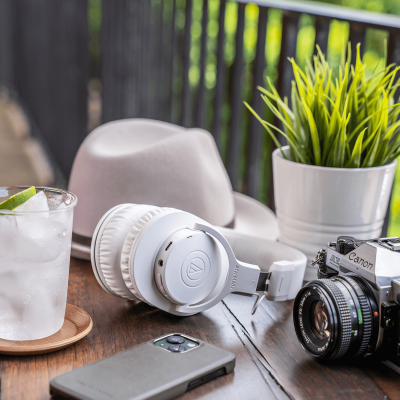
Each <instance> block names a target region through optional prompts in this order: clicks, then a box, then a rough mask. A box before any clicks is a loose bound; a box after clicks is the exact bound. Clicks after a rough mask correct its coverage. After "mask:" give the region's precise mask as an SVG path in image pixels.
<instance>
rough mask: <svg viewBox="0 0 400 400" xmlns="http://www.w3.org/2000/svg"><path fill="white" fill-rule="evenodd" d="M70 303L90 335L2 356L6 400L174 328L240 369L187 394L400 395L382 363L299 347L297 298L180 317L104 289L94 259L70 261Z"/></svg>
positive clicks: (227, 304)
mask: <svg viewBox="0 0 400 400" xmlns="http://www.w3.org/2000/svg"><path fill="white" fill-rule="evenodd" d="M68 303H70V304H73V305H76V306H77V307H80V308H83V309H84V310H85V311H87V312H88V313H89V315H90V316H91V317H92V319H93V324H94V325H93V329H92V331H91V332H90V333H89V335H88V336H86V337H85V338H83V339H82V340H81V341H79V342H77V343H75V344H73V345H71V346H70V347H67V348H66V349H63V350H60V351H57V352H54V353H50V354H43V355H37V356H25V357H16V356H0V377H1V382H0V383H1V385H0V394H1V396H0V398H1V400H11V399H15V400H20V399H24V400H25V399H26V400H31V399H35V400H37V399H39V400H48V399H49V398H50V396H49V381H50V380H51V379H52V378H54V377H56V376H58V375H61V374H63V373H65V372H68V371H71V370H72V369H74V368H78V367H81V366H83V365H85V364H89V363H92V362H94V361H96V360H99V359H102V358H104V357H107V356H110V355H112V354H114V353H116V352H119V351H122V350H125V349H128V348H130V347H132V346H135V345H138V344H140V343H143V342H145V341H147V340H150V339H153V338H155V337H157V336H161V335H164V334H168V333H171V332H182V333H186V334H188V335H190V336H193V337H197V338H199V339H201V340H204V341H207V342H209V343H213V344H215V345H217V346H220V347H222V348H224V349H226V350H229V351H232V352H233V353H235V354H236V357H237V362H236V368H235V371H234V373H232V374H230V375H228V376H224V377H221V378H218V379H217V380H215V381H212V382H209V383H207V384H205V385H203V386H200V387H198V388H196V389H193V390H191V391H190V392H187V393H186V394H185V395H183V396H182V397H181V399H182V400H183V399H184V400H188V399H197V398H202V399H279V400H287V399H296V400H297V399H315V400H316V399H357V400H360V399H392V400H394V399H400V376H399V375H398V374H396V373H394V372H393V371H391V370H390V369H388V368H387V367H385V366H384V365H382V364H381V363H378V362H374V361H373V360H372V359H371V360H368V359H363V360H361V361H359V362H358V363H355V362H352V363H346V364H345V363H335V364H332V363H331V364H324V363H320V362H317V361H315V360H314V359H312V358H311V357H309V356H308V355H307V354H306V353H305V352H304V351H303V350H302V348H301V347H300V345H299V343H298V341H297V339H296V335H295V332H294V328H293V323H292V302H282V303H273V302H267V301H264V302H263V303H262V305H261V306H260V307H259V309H258V311H257V313H256V314H255V315H254V316H252V315H251V314H250V309H251V305H252V299H251V298H247V297H239V296H236V295H231V296H229V297H227V298H226V299H225V300H224V301H223V302H220V303H219V304H217V305H216V306H215V307H213V308H212V309H210V310H207V311H205V312H203V313H201V314H198V315H195V316H191V317H186V318H182V317H176V316H172V315H169V314H167V313H165V312H163V311H159V310H157V309H155V308H152V307H150V306H148V305H147V304H144V303H140V302H137V303H133V302H129V301H127V300H122V299H118V298H116V297H114V296H111V295H109V294H107V293H106V292H104V291H103V290H102V289H101V288H100V286H99V285H98V283H97V281H96V279H95V277H94V276H93V273H92V269H91V267H90V263H89V262H86V261H79V260H76V259H72V260H71V271H70V278H69V292H68Z"/></svg>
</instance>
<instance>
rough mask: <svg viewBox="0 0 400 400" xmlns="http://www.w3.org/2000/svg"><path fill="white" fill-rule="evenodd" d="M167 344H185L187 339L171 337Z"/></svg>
mask: <svg viewBox="0 0 400 400" xmlns="http://www.w3.org/2000/svg"><path fill="white" fill-rule="evenodd" d="M167 342H168V343H171V344H181V343H185V339H184V338H183V337H182V336H170V337H168V338H167Z"/></svg>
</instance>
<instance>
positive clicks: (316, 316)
mask: <svg viewBox="0 0 400 400" xmlns="http://www.w3.org/2000/svg"><path fill="white" fill-rule="evenodd" d="M328 314H329V313H328V310H327V307H326V305H325V303H324V302H323V301H322V300H318V301H314V303H313V304H312V305H311V319H310V325H311V329H312V331H313V333H314V335H315V336H316V337H317V338H318V339H319V340H324V339H325V338H327V337H328V338H329V337H330V336H331V334H330V325H331V324H330V322H329V316H328Z"/></svg>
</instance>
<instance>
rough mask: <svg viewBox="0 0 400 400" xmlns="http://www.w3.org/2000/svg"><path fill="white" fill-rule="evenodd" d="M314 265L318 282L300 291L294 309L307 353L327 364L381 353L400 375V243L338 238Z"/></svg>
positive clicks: (295, 322)
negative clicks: (345, 358) (339, 359)
mask: <svg viewBox="0 0 400 400" xmlns="http://www.w3.org/2000/svg"><path fill="white" fill-rule="evenodd" d="M312 265H318V278H319V279H317V280H314V281H310V282H308V283H307V284H306V285H305V286H304V287H303V288H302V289H301V290H300V291H299V293H298V294H297V297H296V300H295V303H294V309H293V320H294V326H295V330H296V334H297V337H298V339H299V341H300V343H301V345H302V347H303V349H304V350H305V351H306V352H307V353H308V354H310V355H311V356H313V357H316V358H320V359H328V360H334V359H338V358H342V357H347V358H349V357H359V356H365V355H370V354H372V353H377V352H379V355H380V356H381V358H382V359H384V360H385V361H384V362H385V363H386V364H387V365H388V366H390V367H391V368H393V369H395V370H396V371H397V372H399V373H400V239H399V238H398V237H392V238H381V239H371V240H357V239H355V238H353V237H349V236H340V237H338V239H337V241H336V242H331V243H328V244H327V248H326V249H321V250H320V251H319V252H318V254H317V257H316V258H315V260H314V261H313V262H312Z"/></svg>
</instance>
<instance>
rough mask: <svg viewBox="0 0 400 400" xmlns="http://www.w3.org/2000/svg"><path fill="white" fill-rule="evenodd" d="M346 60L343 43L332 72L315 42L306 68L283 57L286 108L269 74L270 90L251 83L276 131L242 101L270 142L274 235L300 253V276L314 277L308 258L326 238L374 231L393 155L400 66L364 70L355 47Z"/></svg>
mask: <svg viewBox="0 0 400 400" xmlns="http://www.w3.org/2000/svg"><path fill="white" fill-rule="evenodd" d="M317 47H318V46H317ZM350 60H351V48H350V44H349V46H348V51H347V58H346V56H345V54H343V56H342V63H341V65H340V67H339V70H338V73H337V74H336V76H335V74H334V72H333V70H332V68H330V66H329V64H328V62H327V61H326V59H325V57H324V55H323V54H322V52H321V51H320V49H319V48H318V54H317V55H316V56H314V65H311V63H310V62H309V63H308V65H307V67H306V68H305V71H302V70H301V69H300V68H299V66H298V65H297V64H296V63H295V61H294V60H293V59H289V61H290V62H291V63H292V66H293V72H294V78H295V79H294V81H292V92H291V106H289V103H288V100H287V98H284V99H281V97H280V96H279V94H278V92H277V90H276V89H275V87H274V86H273V85H272V83H271V82H270V81H269V80H268V85H269V90H267V89H264V88H260V87H259V88H258V89H259V90H260V91H261V97H262V98H263V100H264V101H265V103H266V104H267V106H268V107H269V109H270V110H271V111H272V112H273V114H274V115H275V116H276V118H277V119H278V120H279V121H281V124H282V126H283V130H281V129H279V128H278V127H276V126H274V125H272V124H271V123H269V122H267V121H265V120H263V119H262V118H261V117H260V116H259V115H258V114H257V113H256V112H255V111H254V110H253V109H252V108H251V107H250V106H249V105H248V104H247V103H245V104H246V106H247V107H248V108H249V109H250V111H251V112H252V113H253V114H254V115H255V116H256V118H257V119H258V120H259V121H260V122H261V124H262V125H263V127H264V128H265V129H266V131H267V132H268V133H269V135H270V136H271V138H272V140H273V141H274V143H275V144H276V146H277V149H276V150H275V151H274V152H273V155H272V159H273V178H274V192H275V193H274V195H275V206H276V213H277V218H278V224H279V228H280V238H279V240H280V241H281V242H283V243H286V244H289V245H292V246H294V247H297V248H299V249H300V250H302V251H303V252H304V253H305V254H306V255H307V258H308V260H309V264H308V266H307V272H306V276H305V279H307V280H310V279H314V278H315V277H316V268H314V267H311V265H310V261H311V260H312V259H313V258H314V257H315V255H316V253H317V251H318V250H319V249H320V248H321V247H323V246H325V245H326V243H327V242H328V241H333V240H335V238H336V237H337V236H339V235H350V236H355V237H357V238H359V239H368V238H372V237H379V236H380V234H381V229H382V225H383V222H384V218H385V214H386V210H387V206H388V202H389V198H390V193H391V187H392V184H393V178H394V173H395V169H396V163H397V162H396V158H397V157H398V156H399V155H400V135H398V134H399V131H400V121H399V120H398V116H399V113H400V103H398V104H395V101H394V95H395V91H396V89H397V88H398V87H399V85H400V80H398V81H397V82H395V77H396V72H397V71H398V70H399V69H400V67H397V68H396V67H395V66H394V65H389V66H387V67H384V68H381V69H379V68H378V67H377V68H376V69H375V71H374V72H373V73H372V74H371V75H370V76H367V74H366V66H365V64H364V63H363V62H362V61H361V57H360V45H358V46H357V59H356V65H355V66H352V65H351V61H350ZM274 132H278V133H279V134H281V135H282V136H284V137H285V138H286V140H287V143H288V146H283V147H282V146H281V145H280V143H279V141H278V140H277V138H276V135H275V133H274Z"/></svg>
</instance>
